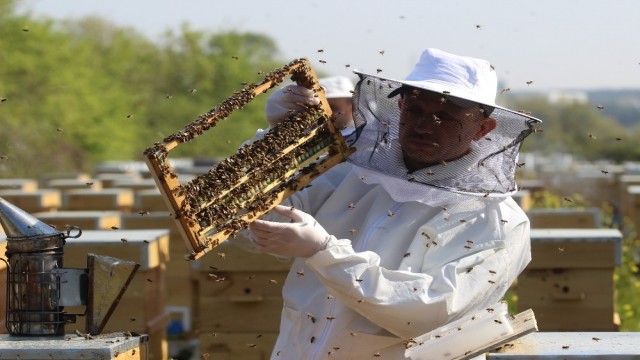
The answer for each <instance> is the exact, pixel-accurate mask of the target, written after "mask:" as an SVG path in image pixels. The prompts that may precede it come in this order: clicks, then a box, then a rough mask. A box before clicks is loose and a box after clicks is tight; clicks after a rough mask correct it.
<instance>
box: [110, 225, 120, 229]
mask: <svg viewBox="0 0 640 360" xmlns="http://www.w3.org/2000/svg"><path fill="white" fill-rule="evenodd" d="M118 229H120V228H119V227H117V226H115V225H113V226H112V227H111V230H118Z"/></svg>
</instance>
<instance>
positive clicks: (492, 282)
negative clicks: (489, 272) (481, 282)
mask: <svg viewBox="0 0 640 360" xmlns="http://www.w3.org/2000/svg"><path fill="white" fill-rule="evenodd" d="M487 282H488V283H489V284H491V285H493V284H495V283H496V282H495V281H493V280H487Z"/></svg>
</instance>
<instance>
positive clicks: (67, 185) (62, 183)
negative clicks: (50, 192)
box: [46, 179, 102, 193]
mask: <svg viewBox="0 0 640 360" xmlns="http://www.w3.org/2000/svg"><path fill="white" fill-rule="evenodd" d="M46 188H49V189H58V190H60V191H61V192H63V193H64V192H65V191H67V190H74V189H90V190H100V189H102V182H100V180H97V179H51V180H49V181H48V183H47V185H46Z"/></svg>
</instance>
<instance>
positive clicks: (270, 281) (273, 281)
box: [269, 279, 278, 284]
mask: <svg viewBox="0 0 640 360" xmlns="http://www.w3.org/2000/svg"><path fill="white" fill-rule="evenodd" d="M269 283H271V284H277V283H278V280H274V279H270V280H269Z"/></svg>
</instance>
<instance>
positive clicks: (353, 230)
mask: <svg viewBox="0 0 640 360" xmlns="http://www.w3.org/2000/svg"><path fill="white" fill-rule="evenodd" d="M349 232H350V233H351V235H355V234H356V233H357V232H358V230H356V229H351V230H349Z"/></svg>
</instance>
